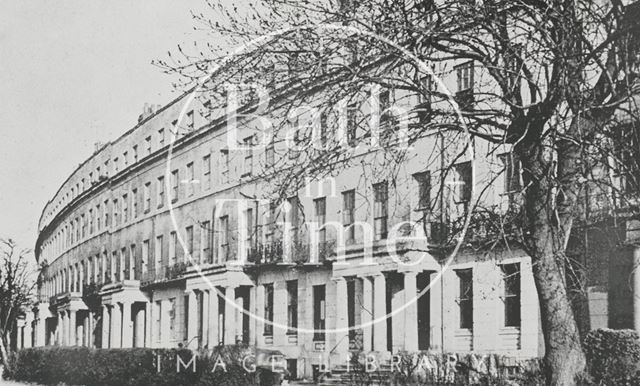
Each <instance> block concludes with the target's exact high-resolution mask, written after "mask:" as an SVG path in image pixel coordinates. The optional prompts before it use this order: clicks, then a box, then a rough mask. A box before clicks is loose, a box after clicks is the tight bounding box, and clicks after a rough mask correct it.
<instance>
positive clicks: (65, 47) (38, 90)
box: [0, 0, 204, 248]
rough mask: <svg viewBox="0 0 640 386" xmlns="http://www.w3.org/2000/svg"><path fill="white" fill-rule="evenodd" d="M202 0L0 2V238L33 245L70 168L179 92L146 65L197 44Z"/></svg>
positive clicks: (164, 77)
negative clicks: (196, 12)
mask: <svg viewBox="0 0 640 386" xmlns="http://www.w3.org/2000/svg"><path fill="white" fill-rule="evenodd" d="M203 3H204V0H180V1H176V0H135V1H133V0H129V1H121V0H117V1H114V0H109V1H97V0H92V1H87V0H65V1H45V0H26V1H25V0H0V7H1V9H2V12H1V14H0V103H1V106H2V107H0V124H1V125H2V126H1V130H2V131H1V132H2V138H1V139H0V162H1V165H2V167H1V168H0V219H1V220H0V237H2V238H9V237H11V238H14V239H15V240H16V241H18V242H19V244H20V245H21V246H22V247H25V248H33V247H34V244H35V240H36V236H37V223H38V219H39V217H40V213H41V211H42V209H43V208H44V205H45V203H46V202H47V200H49V199H50V198H51V197H52V196H53V194H54V193H55V192H56V191H57V190H58V188H59V186H60V185H61V184H62V182H64V180H65V179H66V178H67V177H68V175H69V174H70V173H71V172H72V171H73V170H74V169H75V167H76V166H77V165H78V164H79V163H81V162H82V161H84V160H85V159H86V158H87V157H88V156H90V155H91V153H92V152H93V148H94V144H95V143H96V142H98V141H103V142H106V141H109V140H113V139H115V138H117V137H118V136H119V135H120V134H122V133H124V132H125V131H127V130H129V129H130V128H132V127H133V126H134V125H135V123H136V121H137V117H138V115H139V114H140V113H141V111H142V107H143V105H144V103H145V102H150V103H154V104H158V103H159V104H164V103H166V102H168V101H170V100H171V99H173V98H174V97H175V96H176V95H177V93H176V92H174V91H173V90H172V88H171V79H170V78H169V77H168V76H167V75H165V74H163V73H162V72H161V71H160V70H159V69H158V68H156V67H154V66H152V65H151V64H150V63H151V61H152V60H153V59H157V58H165V57H166V52H167V51H168V50H169V49H172V48H174V47H175V46H176V45H177V44H178V43H181V42H190V41H192V40H193V38H194V33H193V28H192V27H193V23H192V21H191V16H190V13H189V10H190V9H198V8H202V7H203V6H204V5H203Z"/></svg>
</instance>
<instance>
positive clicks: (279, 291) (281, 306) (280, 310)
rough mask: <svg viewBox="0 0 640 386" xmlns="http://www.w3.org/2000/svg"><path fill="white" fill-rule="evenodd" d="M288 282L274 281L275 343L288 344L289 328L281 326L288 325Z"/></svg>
mask: <svg viewBox="0 0 640 386" xmlns="http://www.w3.org/2000/svg"><path fill="white" fill-rule="evenodd" d="M288 297H289V294H288V293H287V282H286V281H283V280H279V281H276V282H275V283H273V322H274V324H275V325H274V326H273V345H274V346H283V345H286V344H287V330H286V329H284V328H282V327H279V326H278V325H277V324H280V325H281V326H282V325H284V326H286V325H287V298H288Z"/></svg>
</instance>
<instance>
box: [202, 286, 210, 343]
mask: <svg viewBox="0 0 640 386" xmlns="http://www.w3.org/2000/svg"><path fill="white" fill-rule="evenodd" d="M209 295H210V293H209V290H203V291H202V315H201V317H202V336H201V337H200V341H201V342H202V347H205V346H206V347H208V348H211V344H210V343H209Z"/></svg>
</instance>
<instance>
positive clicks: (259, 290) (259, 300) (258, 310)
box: [254, 284, 300, 347]
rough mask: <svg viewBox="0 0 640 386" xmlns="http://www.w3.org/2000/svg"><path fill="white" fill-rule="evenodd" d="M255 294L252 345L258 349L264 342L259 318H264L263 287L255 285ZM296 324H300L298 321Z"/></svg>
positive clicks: (262, 323) (262, 324)
mask: <svg viewBox="0 0 640 386" xmlns="http://www.w3.org/2000/svg"><path fill="white" fill-rule="evenodd" d="M255 292H256V300H255V307H254V310H255V311H254V313H255V315H256V316H258V317H257V318H255V321H256V322H255V328H254V330H255V340H254V342H255V343H254V344H255V345H256V346H258V347H263V346H264V340H263V339H262V338H263V333H264V322H263V321H262V319H260V318H264V286H263V285H259V284H256V286H255ZM298 323H300V321H298Z"/></svg>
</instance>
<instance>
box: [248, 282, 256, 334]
mask: <svg viewBox="0 0 640 386" xmlns="http://www.w3.org/2000/svg"><path fill="white" fill-rule="evenodd" d="M255 308H256V287H255V286H251V287H249V305H248V307H246V310H247V312H249V340H248V342H249V345H255V342H256V331H257V330H256V326H257V324H256V322H257V320H256V319H257V318H256V317H255V316H253V315H257V314H256V313H255V312H256V310H255Z"/></svg>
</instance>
